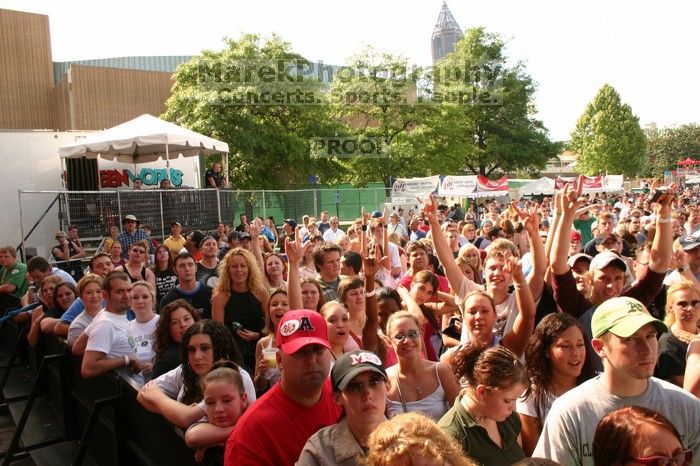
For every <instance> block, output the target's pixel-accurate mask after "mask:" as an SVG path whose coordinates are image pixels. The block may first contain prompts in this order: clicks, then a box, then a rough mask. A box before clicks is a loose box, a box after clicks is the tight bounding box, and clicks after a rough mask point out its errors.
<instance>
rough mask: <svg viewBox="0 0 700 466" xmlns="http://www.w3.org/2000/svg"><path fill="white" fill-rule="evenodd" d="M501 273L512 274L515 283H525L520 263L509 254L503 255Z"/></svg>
mask: <svg viewBox="0 0 700 466" xmlns="http://www.w3.org/2000/svg"><path fill="white" fill-rule="evenodd" d="M503 271H504V272H507V273H510V274H512V276H513V281H514V282H515V283H521V284H522V283H524V282H525V274H524V273H523V265H522V262H520V259H519V258H518V257H516V256H513V255H512V254H511V253H509V252H506V253H504V254H503Z"/></svg>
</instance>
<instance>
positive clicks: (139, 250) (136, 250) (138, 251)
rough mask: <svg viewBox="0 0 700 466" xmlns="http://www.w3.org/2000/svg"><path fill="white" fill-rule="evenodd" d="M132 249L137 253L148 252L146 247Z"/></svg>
mask: <svg viewBox="0 0 700 466" xmlns="http://www.w3.org/2000/svg"><path fill="white" fill-rule="evenodd" d="M132 251H133V252H135V253H136V254H146V250H145V249H132Z"/></svg>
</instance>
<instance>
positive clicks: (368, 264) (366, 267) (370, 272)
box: [360, 244, 381, 280]
mask: <svg viewBox="0 0 700 466" xmlns="http://www.w3.org/2000/svg"><path fill="white" fill-rule="evenodd" d="M360 255H361V256H362V270H363V271H364V273H365V280H371V279H373V278H374V276H375V275H376V274H377V272H378V271H379V265H380V263H381V253H380V252H379V245H376V244H375V245H374V254H373V255H372V256H371V257H370V255H369V253H368V252H367V249H366V248H363V249H362V250H361V251H360Z"/></svg>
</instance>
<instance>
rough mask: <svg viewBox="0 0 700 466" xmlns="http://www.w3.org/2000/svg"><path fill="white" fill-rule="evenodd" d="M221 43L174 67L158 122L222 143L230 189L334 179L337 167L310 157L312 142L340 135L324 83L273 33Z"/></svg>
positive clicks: (285, 186) (340, 173)
mask: <svg viewBox="0 0 700 466" xmlns="http://www.w3.org/2000/svg"><path fill="white" fill-rule="evenodd" d="M225 43H226V48H224V49H223V50H221V51H204V52H202V54H201V55H199V56H196V57H194V58H192V59H191V60H190V61H188V62H187V63H183V64H182V65H180V66H179V67H178V69H177V71H176V73H175V76H174V81H175V83H174V84H173V87H172V91H171V96H170V98H169V99H168V101H167V111H166V112H165V114H164V118H166V119H167V120H170V121H174V122H176V123H178V124H181V125H183V126H186V127H188V128H191V129H193V130H195V131H199V132H202V133H204V134H207V135H211V136H212V137H215V138H217V139H221V140H223V141H225V142H227V143H228V144H229V150H230V155H229V173H230V179H231V185H232V187H233V188H237V189H275V188H276V189H289V188H293V187H299V186H305V185H307V182H308V181H307V180H308V176H309V175H311V174H315V175H318V176H319V177H320V178H321V179H322V180H324V181H327V182H333V181H335V180H336V179H341V178H342V177H343V175H344V169H343V166H342V165H341V164H339V163H337V162H336V161H333V160H331V159H313V158H311V157H310V154H309V147H310V141H311V140H312V138H314V137H318V136H319V135H326V134H328V135H331V134H337V133H338V132H339V131H340V130H341V129H342V127H341V126H340V125H339V124H337V123H336V122H335V120H334V119H333V118H330V114H329V110H330V109H329V107H328V105H324V103H325V102H326V100H325V99H326V95H325V91H324V89H323V87H322V86H323V84H322V83H321V82H319V80H317V79H314V78H313V77H309V76H306V75H305V74H304V73H303V72H302V71H298V70H304V69H308V66H309V62H308V61H307V60H305V59H304V58H303V57H302V56H301V55H299V54H297V53H295V52H293V51H292V49H291V45H290V44H289V43H287V42H284V41H283V40H281V39H280V38H279V37H278V36H276V35H273V36H272V37H271V38H269V39H267V40H264V41H263V40H261V39H260V37H259V36H258V35H255V34H244V35H242V36H241V37H240V38H239V39H238V40H233V39H225Z"/></svg>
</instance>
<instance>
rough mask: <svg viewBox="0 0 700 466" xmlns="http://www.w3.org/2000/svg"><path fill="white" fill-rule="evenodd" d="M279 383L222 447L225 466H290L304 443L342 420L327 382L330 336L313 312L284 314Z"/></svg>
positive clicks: (279, 336) (279, 333)
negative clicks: (318, 432)
mask: <svg viewBox="0 0 700 466" xmlns="http://www.w3.org/2000/svg"><path fill="white" fill-rule="evenodd" d="M275 341H276V344H277V345H279V349H280V351H279V353H277V363H278V364H279V367H280V370H281V371H282V376H281V378H280V382H279V383H278V384H275V385H274V386H273V387H272V388H271V389H270V391H268V392H267V393H266V394H265V395H263V396H262V397H261V398H259V399H258V400H257V401H256V402H255V403H253V405H252V406H251V407H250V408H249V409H248V410H247V411H246V413H245V414H244V415H243V417H241V419H240V420H239V421H238V424H236V427H235V429H234V430H233V432H231V436H230V437H229V438H228V441H227V442H226V453H225V455H224V464H225V465H226V466H247V465H250V466H253V465H255V466H258V465H260V466H265V465H268V466H278V465H279V466H282V465H293V464H294V463H295V462H296V461H297V459H298V458H299V454H300V453H301V450H302V449H303V448H304V444H305V443H306V441H307V440H308V439H309V437H311V436H312V435H313V434H314V433H316V431H318V430H319V429H321V428H322V427H326V426H329V425H331V424H335V423H336V422H337V421H338V419H339V418H340V415H341V409H340V407H339V406H338V405H337V404H336V403H335V401H334V399H333V391H332V389H331V385H330V382H329V379H328V373H329V371H330V365H331V353H330V344H329V343H328V332H327V327H326V322H325V320H324V319H323V317H322V316H321V315H320V314H319V313H317V312H314V311H309V310H297V311H289V312H287V313H286V314H285V315H284V317H283V318H282V320H281V321H280V323H279V326H278V327H277V333H276V335H275Z"/></svg>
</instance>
